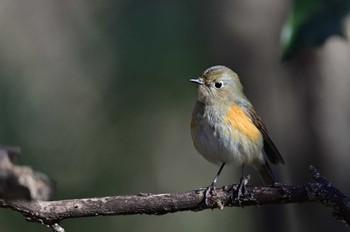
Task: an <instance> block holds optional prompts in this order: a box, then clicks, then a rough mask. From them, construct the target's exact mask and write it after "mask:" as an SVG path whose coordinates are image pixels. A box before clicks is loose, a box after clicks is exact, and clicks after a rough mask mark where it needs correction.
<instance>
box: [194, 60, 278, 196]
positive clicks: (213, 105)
mask: <svg viewBox="0 0 350 232" xmlns="http://www.w3.org/2000/svg"><path fill="white" fill-rule="evenodd" d="M190 81H191V82H194V83H196V84H198V98H197V101H196V104H195V107H194V110H193V113H192V120H191V136H192V141H193V144H194V146H195V148H196V150H197V151H198V152H199V153H200V154H201V155H202V156H203V157H204V158H205V159H206V160H208V161H209V162H212V163H215V164H219V165H221V166H220V169H219V171H218V173H217V175H216V176H215V178H214V180H213V182H212V184H211V185H210V186H209V187H208V188H207V191H206V196H205V197H206V201H207V197H208V193H209V192H210V191H212V189H213V188H215V185H216V181H217V179H218V177H219V175H220V173H221V171H222V169H223V168H224V166H225V165H226V164H230V163H234V164H238V165H242V178H241V181H240V184H239V188H240V189H241V188H242V187H244V186H242V185H244V183H243V182H244V181H243V168H244V165H250V166H253V167H254V168H255V169H256V170H257V171H258V172H259V174H260V176H261V177H262V179H263V181H264V183H265V184H269V185H273V184H275V183H277V178H276V176H275V175H274V173H273V171H272V169H271V167H270V165H269V162H271V163H272V164H278V163H282V164H284V160H283V158H282V156H281V154H280V153H279V151H278V150H277V148H276V146H275V145H274V143H273V142H272V140H271V139H270V136H269V134H268V132H267V130H266V128H265V126H264V124H263V123H262V121H261V119H260V117H259V116H258V115H257V114H256V112H255V110H254V108H253V106H252V104H251V103H250V102H249V100H248V99H247V98H246V96H245V95H244V93H243V87H242V84H241V83H240V81H239V78H238V75H237V74H236V73H235V72H233V71H232V70H231V69H229V68H227V67H225V66H222V65H217V66H213V67H210V68H208V69H207V70H205V71H204V73H203V74H202V75H201V76H200V77H199V78H198V79H191V80H190ZM263 150H264V152H265V153H264V152H263ZM238 197H239V196H238Z"/></svg>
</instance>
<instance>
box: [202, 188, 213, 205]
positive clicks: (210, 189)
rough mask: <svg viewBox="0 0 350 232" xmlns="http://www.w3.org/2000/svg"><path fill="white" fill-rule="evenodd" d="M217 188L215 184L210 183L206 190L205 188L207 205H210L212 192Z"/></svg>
mask: <svg viewBox="0 0 350 232" xmlns="http://www.w3.org/2000/svg"><path fill="white" fill-rule="evenodd" d="M214 190H215V186H214V185H209V186H208V187H207V188H206V189H205V190H204V202H205V204H206V205H207V206H209V198H210V197H211V195H212V192H213V191H214Z"/></svg>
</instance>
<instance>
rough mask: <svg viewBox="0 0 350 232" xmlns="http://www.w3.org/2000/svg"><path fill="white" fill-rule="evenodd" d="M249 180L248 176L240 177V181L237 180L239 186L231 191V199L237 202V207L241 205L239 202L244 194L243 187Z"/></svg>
mask: <svg viewBox="0 0 350 232" xmlns="http://www.w3.org/2000/svg"><path fill="white" fill-rule="evenodd" d="M249 180H250V176H249V175H248V176H245V177H243V176H242V177H241V179H240V180H239V184H238V185H237V188H235V189H234V191H233V197H234V200H235V201H237V202H238V204H239V205H241V203H242V201H241V197H242V196H244V194H245V191H246V189H245V187H246V185H247V184H248V182H249Z"/></svg>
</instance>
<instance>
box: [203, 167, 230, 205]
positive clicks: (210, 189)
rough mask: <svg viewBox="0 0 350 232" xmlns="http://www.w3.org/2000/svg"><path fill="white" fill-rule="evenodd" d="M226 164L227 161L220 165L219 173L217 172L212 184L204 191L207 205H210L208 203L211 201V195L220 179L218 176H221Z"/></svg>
mask: <svg viewBox="0 0 350 232" xmlns="http://www.w3.org/2000/svg"><path fill="white" fill-rule="evenodd" d="M224 166H225V163H222V164H221V166H220V169H219V171H218V173H217V174H216V176H215V178H214V180H213V182H212V183H211V185H209V186H208V187H207V188H206V189H205V191H204V200H205V204H206V205H209V204H208V203H209V202H208V199H209V197H210V195H211V193H212V191H213V190H214V189H215V186H216V182H217V180H218V178H219V176H220V173H221V171H222V169H223V168H224Z"/></svg>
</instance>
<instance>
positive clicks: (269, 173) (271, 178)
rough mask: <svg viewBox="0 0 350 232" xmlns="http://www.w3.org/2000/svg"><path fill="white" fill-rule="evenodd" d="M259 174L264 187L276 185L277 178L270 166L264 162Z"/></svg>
mask: <svg viewBox="0 0 350 232" xmlns="http://www.w3.org/2000/svg"><path fill="white" fill-rule="evenodd" d="M258 171H259V174H260V177H261V179H262V180H263V181H264V183H265V184H266V185H274V184H275V183H278V178H277V177H276V175H275V173H274V172H273V170H272V169H271V167H270V164H269V163H268V162H267V161H266V162H265V164H264V165H262V166H260V167H259V169H258Z"/></svg>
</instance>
